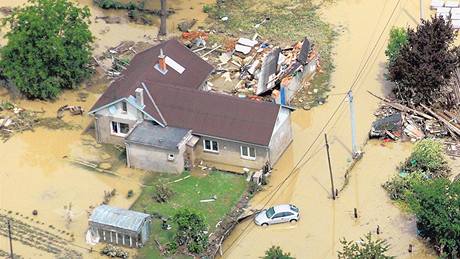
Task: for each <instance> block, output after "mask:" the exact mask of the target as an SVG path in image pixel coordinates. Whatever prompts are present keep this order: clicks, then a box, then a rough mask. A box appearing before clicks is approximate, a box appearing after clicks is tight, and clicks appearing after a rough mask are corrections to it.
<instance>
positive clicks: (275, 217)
mask: <svg viewBox="0 0 460 259" xmlns="http://www.w3.org/2000/svg"><path fill="white" fill-rule="evenodd" d="M282 217H284V212H280V213H277V214H275V216H273V217H272V219H277V218H282Z"/></svg>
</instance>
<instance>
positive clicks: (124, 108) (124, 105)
mask: <svg viewBox="0 0 460 259" xmlns="http://www.w3.org/2000/svg"><path fill="white" fill-rule="evenodd" d="M121 111H122V112H123V113H127V112H128V104H127V103H126V102H121Z"/></svg>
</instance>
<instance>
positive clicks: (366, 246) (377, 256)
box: [338, 232, 394, 259]
mask: <svg viewBox="0 0 460 259" xmlns="http://www.w3.org/2000/svg"><path fill="white" fill-rule="evenodd" d="M340 243H341V244H342V251H339V252H338V258H339V259H371V258H372V259H392V258H394V257H393V256H389V255H387V254H386V253H387V252H388V248H389V245H388V244H387V241H386V240H382V239H373V238H372V234H371V233H370V232H369V233H368V234H366V235H365V236H364V238H361V240H360V241H359V242H354V241H347V240H346V239H342V240H340Z"/></svg>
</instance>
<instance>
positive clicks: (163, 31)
mask: <svg viewBox="0 0 460 259" xmlns="http://www.w3.org/2000/svg"><path fill="white" fill-rule="evenodd" d="M160 3H161V11H160V17H161V23H160V30H159V31H158V35H159V36H166V15H167V13H166V0H160Z"/></svg>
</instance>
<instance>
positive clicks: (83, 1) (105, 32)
mask: <svg viewBox="0 0 460 259" xmlns="http://www.w3.org/2000/svg"><path fill="white" fill-rule="evenodd" d="M26 2H27V0H0V7H2V6H9V7H14V6H20V5H23V4H25V3H26ZM76 2H78V3H79V4H80V5H82V6H85V5H86V6H88V7H89V8H90V9H91V16H92V17H91V22H92V23H91V25H90V29H91V31H92V32H93V35H94V36H95V37H96V40H95V43H96V44H95V50H94V52H95V54H96V55H99V54H101V53H102V52H104V51H105V50H106V49H107V48H109V47H113V46H116V45H117V44H119V43H120V42H121V41H128V40H129V41H135V42H137V41H151V40H152V39H154V38H156V37H157V34H158V25H159V18H155V19H154V26H148V25H139V24H134V23H129V22H128V17H127V12H126V10H103V9H101V8H99V7H97V6H95V5H94V4H93V0H78V1H76ZM212 2H213V0H169V1H168V6H167V7H168V8H174V10H175V11H176V13H175V14H173V15H171V16H170V17H168V20H167V30H168V33H173V34H176V33H178V30H177V24H178V23H179V22H181V21H183V20H185V19H186V20H190V19H197V20H198V22H197V24H196V25H195V27H194V28H197V26H200V25H202V24H203V22H204V20H205V19H206V17H207V14H205V13H203V11H202V10H203V5H204V4H209V3H212ZM159 6H160V0H150V1H148V2H147V5H146V7H148V8H152V9H154V8H156V9H158V8H159ZM107 15H110V16H120V17H122V23H121V24H106V23H105V22H104V21H102V20H99V19H98V20H96V19H95V18H96V17H98V16H107ZM0 16H1V15H0ZM4 34H5V31H4V30H3V31H0V36H1V38H0V44H2V45H3V44H5V40H4V39H3V35H4Z"/></svg>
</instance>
